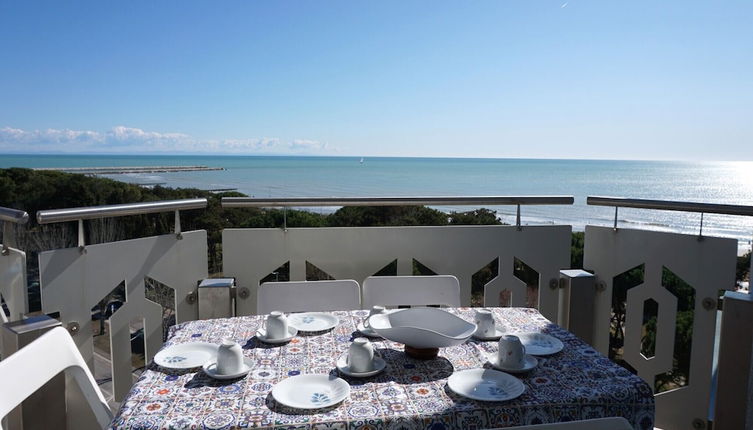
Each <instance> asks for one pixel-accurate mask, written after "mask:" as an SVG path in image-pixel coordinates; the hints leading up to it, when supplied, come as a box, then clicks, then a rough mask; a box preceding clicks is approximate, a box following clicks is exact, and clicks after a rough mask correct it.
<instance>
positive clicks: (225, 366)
mask: <svg viewBox="0 0 753 430" xmlns="http://www.w3.org/2000/svg"><path fill="white" fill-rule="evenodd" d="M242 370H243V351H242V350H241V346H240V345H239V344H238V342H235V341H233V340H232V339H227V338H226V339H222V344H221V345H220V347H219V348H218V349H217V373H219V374H220V375H234V374H236V373H240V372H241V371H242Z"/></svg>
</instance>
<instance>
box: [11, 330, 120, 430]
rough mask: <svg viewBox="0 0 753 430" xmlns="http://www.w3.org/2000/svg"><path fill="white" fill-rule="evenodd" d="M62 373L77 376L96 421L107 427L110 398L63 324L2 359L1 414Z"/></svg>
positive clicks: (76, 378) (110, 414)
mask: <svg viewBox="0 0 753 430" xmlns="http://www.w3.org/2000/svg"><path fill="white" fill-rule="evenodd" d="M60 372H65V373H66V374H69V375H71V376H72V377H73V378H74V379H75V381H76V383H77V384H78V385H79V387H81V392H82V393H83V394H84V397H85V398H86V401H87V403H88V404H89V406H90V407H91V409H92V411H93V412H94V416H95V417H96V418H97V423H99V425H100V427H102V428H105V427H107V426H108V425H109V424H110V421H112V412H111V411H110V407H109V406H107V400H105V397H104V396H103V395H102V392H101V391H100V390H99V387H98V386H97V383H96V381H95V380H94V377H93V376H92V374H91V372H90V371H89V368H88V367H87V366H86V362H84V359H83V358H82V357H81V353H79V352H78V349H77V348H76V344H75V343H73V339H71V335H69V334H68V332H67V331H66V330H65V329H64V328H62V327H55V328H54V329H52V330H50V331H48V332H47V333H45V334H43V335H42V336H40V337H39V339H36V340H34V341H33V342H31V343H30V344H28V345H26V346H25V347H23V348H21V349H20V350H18V351H16V352H15V353H13V354H11V355H9V356H8V357H7V358H5V359H4V360H3V361H0V381H2V385H3V387H5V388H3V389H2V390H0V417H4V416H6V415H8V413H9V412H10V411H11V410H13V408H15V407H16V406H18V405H20V404H21V402H23V401H24V400H25V399H26V398H27V397H29V396H30V395H31V394H33V393H34V392H35V391H36V390H37V389H39V388H40V387H41V386H42V385H44V384H45V383H47V381H49V380H50V379H52V378H53V377H54V376H56V375H57V374H59V373H60Z"/></svg>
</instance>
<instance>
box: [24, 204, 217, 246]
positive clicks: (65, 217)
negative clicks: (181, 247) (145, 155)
mask: <svg viewBox="0 0 753 430" xmlns="http://www.w3.org/2000/svg"><path fill="white" fill-rule="evenodd" d="M206 207H207V199H205V198H199V199H183V200H162V201H157V202H140V203H125V204H122V205H105V206H91V207H84V208H69V209H52V210H46V211H39V212H37V222H38V223H39V224H52V223H56V222H66V221H78V247H79V249H80V250H81V252H82V253H84V252H86V249H85V246H86V242H85V240H84V220H87V219H99V218H107V217H118V216H127V215H143V214H150V213H158V212H170V211H175V237H176V238H177V239H182V238H183V235H182V233H181V229H180V211H181V210H188V209H203V208H206Z"/></svg>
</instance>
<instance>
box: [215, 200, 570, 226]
mask: <svg viewBox="0 0 753 430" xmlns="http://www.w3.org/2000/svg"><path fill="white" fill-rule="evenodd" d="M574 201H575V199H574V198H573V196H467V197H462V196H461V197H458V196H447V197H278V198H266V199H265V198H259V199H257V198H253V197H223V198H222V207H223V208H268V207H282V208H284V209H287V208H289V207H306V206H317V207H322V206H468V205H489V206H501V205H515V206H517V213H516V216H515V226H516V227H518V230H520V229H521V226H520V207H521V206H523V205H571V204H573V202H574ZM287 227H288V220H287V213H286V215H285V217H284V221H283V228H284V229H285V230H287Z"/></svg>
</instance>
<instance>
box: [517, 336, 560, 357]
mask: <svg viewBox="0 0 753 430" xmlns="http://www.w3.org/2000/svg"><path fill="white" fill-rule="evenodd" d="M517 336H518V337H519V338H520V341H521V342H522V343H523V345H524V346H525V347H526V353H528V354H531V355H551V354H556V353H558V352H560V351H562V348H564V346H565V345H564V344H563V343H562V341H561V340H559V339H557V338H556V337H554V336H550V335H548V334H544V333H520V334H518V335H517Z"/></svg>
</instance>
